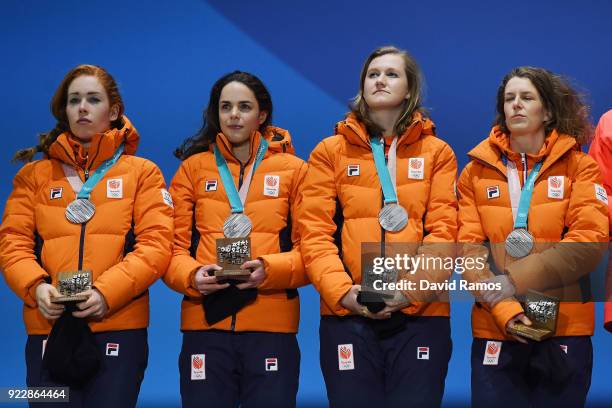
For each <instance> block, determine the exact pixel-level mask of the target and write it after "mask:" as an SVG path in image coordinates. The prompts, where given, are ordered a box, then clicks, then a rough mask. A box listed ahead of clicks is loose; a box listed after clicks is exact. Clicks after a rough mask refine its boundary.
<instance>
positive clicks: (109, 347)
mask: <svg viewBox="0 0 612 408" xmlns="http://www.w3.org/2000/svg"><path fill="white" fill-rule="evenodd" d="M106 355H107V356H111V357H117V356H119V343H106Z"/></svg>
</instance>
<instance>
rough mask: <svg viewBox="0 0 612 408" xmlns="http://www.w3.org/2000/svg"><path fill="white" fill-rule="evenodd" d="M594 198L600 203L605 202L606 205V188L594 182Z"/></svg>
mask: <svg viewBox="0 0 612 408" xmlns="http://www.w3.org/2000/svg"><path fill="white" fill-rule="evenodd" d="M595 198H597V199H598V200H599V201H601V202H602V203H606V205H608V193H607V192H606V189H605V188H603V187H602V186H600V185H599V184H597V183H596V184H595Z"/></svg>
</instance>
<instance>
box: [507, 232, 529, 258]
mask: <svg viewBox="0 0 612 408" xmlns="http://www.w3.org/2000/svg"><path fill="white" fill-rule="evenodd" d="M532 249H533V236H532V235H531V234H530V233H529V231H527V230H526V229H525V228H517V229H515V230H513V231H512V232H511V233H510V234H508V236H507V237H506V253H507V254H508V255H510V256H511V257H513V258H522V257H524V256H527V255H529V253H530V252H531V250H532Z"/></svg>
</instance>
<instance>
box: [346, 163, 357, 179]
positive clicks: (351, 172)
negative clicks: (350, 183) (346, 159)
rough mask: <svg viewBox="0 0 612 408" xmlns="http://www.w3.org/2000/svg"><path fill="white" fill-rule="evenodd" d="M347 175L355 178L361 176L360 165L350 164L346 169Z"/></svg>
mask: <svg viewBox="0 0 612 408" xmlns="http://www.w3.org/2000/svg"><path fill="white" fill-rule="evenodd" d="M346 175H347V176H349V177H355V176H358V175H359V165H358V164H349V165H348V166H347V167H346Z"/></svg>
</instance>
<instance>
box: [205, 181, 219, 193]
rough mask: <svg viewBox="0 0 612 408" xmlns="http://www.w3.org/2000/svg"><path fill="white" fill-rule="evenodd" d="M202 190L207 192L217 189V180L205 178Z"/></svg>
mask: <svg viewBox="0 0 612 408" xmlns="http://www.w3.org/2000/svg"><path fill="white" fill-rule="evenodd" d="M204 190H205V191H206V192H207V193H208V192H210V191H217V180H206V184H205V188H204Z"/></svg>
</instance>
